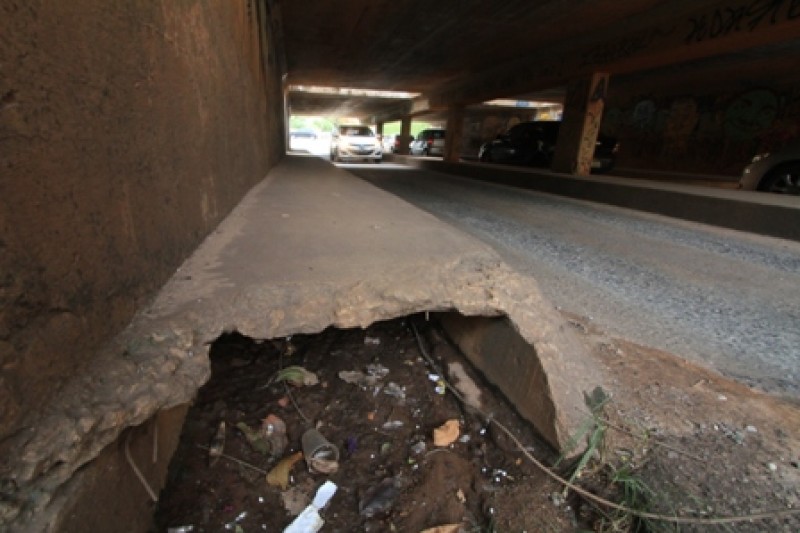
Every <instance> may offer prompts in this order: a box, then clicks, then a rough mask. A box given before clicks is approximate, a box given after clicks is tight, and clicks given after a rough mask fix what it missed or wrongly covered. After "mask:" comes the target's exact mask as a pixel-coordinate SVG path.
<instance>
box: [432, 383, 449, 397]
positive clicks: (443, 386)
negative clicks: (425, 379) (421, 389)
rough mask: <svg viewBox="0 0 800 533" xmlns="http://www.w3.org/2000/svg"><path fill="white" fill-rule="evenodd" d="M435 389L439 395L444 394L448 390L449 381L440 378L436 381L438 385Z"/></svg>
mask: <svg viewBox="0 0 800 533" xmlns="http://www.w3.org/2000/svg"><path fill="white" fill-rule="evenodd" d="M433 390H434V391H435V392H436V394H438V395H439V396H444V395H445V393H446V392H447V383H446V382H445V381H444V380H443V379H438V380H437V381H436V387H434V388H433Z"/></svg>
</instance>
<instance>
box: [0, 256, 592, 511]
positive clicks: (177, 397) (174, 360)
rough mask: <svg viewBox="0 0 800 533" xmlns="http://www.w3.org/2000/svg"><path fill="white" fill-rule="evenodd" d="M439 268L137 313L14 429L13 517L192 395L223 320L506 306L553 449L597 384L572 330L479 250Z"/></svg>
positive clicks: (353, 320) (256, 324)
mask: <svg viewBox="0 0 800 533" xmlns="http://www.w3.org/2000/svg"><path fill="white" fill-rule="evenodd" d="M437 267H438V268H436V269H430V268H428V269H427V271H426V270H421V269H420V268H419V266H418V265H414V266H413V267H410V268H406V269H400V270H399V271H395V272H393V273H392V274H391V276H376V277H374V278H368V279H365V280H362V281H360V282H357V283H355V284H353V285H350V286H341V285H337V284H334V283H327V284H316V285H314V286H309V285H308V284H304V285H299V284H284V285H280V284H278V285H268V286H261V287H250V288H246V289H243V290H242V291H241V292H240V293H239V294H238V296H237V297H236V298H234V299H233V300H232V301H229V302H199V305H201V306H202V309H203V311H204V312H202V313H200V312H197V309H194V308H193V309H188V310H184V311H181V312H178V313H177V314H175V315H172V316H158V315H155V314H153V313H152V312H151V311H145V312H143V313H141V314H140V315H138V316H137V318H136V319H135V320H134V322H133V323H132V324H131V325H130V326H129V327H128V328H127V329H126V330H125V331H124V332H123V333H122V334H121V335H120V336H119V337H118V338H117V339H115V341H114V342H112V343H111V345H110V346H109V347H108V348H107V349H106V350H105V351H104V352H103V353H102V354H101V356H100V357H99V358H98V359H97V360H96V361H95V362H93V364H92V365H91V366H90V367H88V368H87V371H86V373H84V374H82V375H80V376H77V377H76V378H75V380H74V381H73V382H72V383H71V384H70V385H69V386H67V387H66V388H65V389H64V390H63V391H62V393H61V394H60V395H59V396H58V397H57V399H56V401H54V402H53V404H51V407H50V410H49V412H48V413H45V414H43V415H41V416H40V417H39V418H38V419H37V420H35V421H33V422H32V423H31V424H30V425H29V426H28V427H29V428H30V429H29V431H28V432H25V433H23V434H21V435H18V436H16V437H15V438H16V441H15V443H14V444H15V445H16V446H14V447H12V448H11V449H16V450H19V451H20V453H18V454H6V459H5V461H6V462H9V461H12V460H15V462H14V463H13V464H4V465H3V479H4V483H3V487H4V494H3V497H4V499H5V500H6V501H8V502H14V503H15V504H16V505H17V506H18V507H19V508H18V509H17V511H18V512H16V513H14V515H15V517H16V518H17V521H16V523H17V524H20V523H24V521H25V520H26V519H28V518H30V517H31V516H34V515H35V514H37V513H39V512H41V511H43V510H44V508H45V507H46V506H47V504H48V502H49V501H51V500H52V497H53V495H55V494H56V493H57V492H58V491H59V489H60V488H61V487H62V486H63V485H64V484H65V483H66V482H67V481H68V480H69V479H70V478H71V476H72V475H73V474H74V473H75V471H76V470H77V469H79V468H81V467H82V466H83V465H85V464H87V463H88V462H90V461H92V460H93V459H94V458H95V457H97V456H98V455H99V454H100V453H101V452H102V450H103V449H104V448H105V447H107V446H108V445H109V444H111V443H113V442H114V441H115V440H117V439H118V438H119V436H120V434H121V433H122V432H123V430H125V428H127V427H130V426H136V425H139V424H141V423H142V422H144V421H145V420H147V419H149V418H150V417H152V416H153V415H154V414H155V413H156V412H157V411H159V410H161V409H166V408H170V407H173V406H176V405H180V404H184V403H187V402H191V401H192V400H193V398H194V397H195V395H196V392H197V390H198V389H199V388H200V387H201V386H202V385H203V384H204V383H205V382H206V381H207V380H208V378H209V376H210V364H209V360H208V356H207V351H208V343H210V342H212V341H213V340H215V339H216V338H217V337H218V336H219V335H220V334H221V333H223V332H224V331H226V330H230V329H231V328H235V329H237V330H238V331H239V332H241V333H243V334H245V335H248V336H251V337H254V338H265V339H268V338H276V337H283V336H287V335H292V334H299V333H317V332H320V331H322V330H324V329H325V328H327V327H329V326H336V327H340V328H352V327H366V326H368V325H369V324H371V323H373V322H376V321H380V320H387V319H391V318H397V317H402V316H407V315H410V314H415V313H420V312H425V311H457V312H459V313H461V314H462V315H465V316H507V317H508V320H509V321H510V323H512V324H513V325H514V328H516V330H517V331H518V332H519V334H520V336H521V337H522V338H523V339H524V340H525V341H526V342H528V343H529V344H532V345H533V346H534V347H535V350H530V351H529V352H528V354H527V355H526V357H537V358H538V364H539V365H541V379H539V380H538V381H536V384H537V387H541V389H533V390H531V389H530V387H529V388H528V392H529V393H530V394H541V395H543V396H544V397H546V400H544V401H543V403H542V405H548V404H551V405H550V407H548V410H552V413H554V416H553V417H552V419H549V420H548V418H550V417H549V416H548V417H536V418H535V420H531V422H533V423H534V424H536V425H537V426H538V427H537V429H538V430H539V432H540V433H541V434H542V435H544V436H546V437H547V439H548V440H549V441H550V443H551V444H552V445H553V446H554V447H556V448H557V449H563V448H564V447H565V445H566V444H567V439H568V438H569V437H570V436H571V435H574V434H575V432H576V431H577V430H578V427H579V426H580V424H581V423H583V422H584V421H585V411H584V410H583V400H582V394H583V392H584V391H589V390H591V389H592V388H593V387H594V386H596V385H598V384H600V383H602V380H601V379H600V374H599V373H598V370H597V369H596V368H593V367H592V368H590V367H589V365H591V364H592V363H591V362H590V359H589V357H588V356H587V355H585V354H584V353H583V349H582V348H581V346H580V345H579V344H578V343H577V342H571V341H570V338H569V335H570V332H569V331H568V330H567V329H566V328H565V322H564V321H563V319H561V317H560V316H558V315H557V314H556V312H555V310H554V309H553V308H552V306H551V305H550V304H549V303H548V302H547V301H546V300H544V298H543V297H542V296H541V294H540V293H539V290H538V287H537V285H536V282H535V281H534V280H533V279H531V278H526V277H523V276H520V275H519V274H517V273H515V272H513V271H511V270H510V269H509V268H508V267H507V266H505V265H504V264H503V263H502V262H500V261H499V260H497V259H496V258H491V259H487V258H486V256H485V255H477V256H473V257H466V258H462V259H461V260H458V261H454V262H451V263H450V264H445V265H437ZM426 272H427V273H426ZM404 288H405V289H404ZM167 292H168V291H167ZM153 308H157V306H153ZM562 347H563V348H562ZM534 366H536V364H534V365H532V367H534ZM564 373H567V375H564ZM548 425H549V426H553V427H548ZM6 448H7V449H8V447H6ZM7 487H13V490H12V491H8V490H7V489H6V488H7ZM12 520H13V518H12Z"/></svg>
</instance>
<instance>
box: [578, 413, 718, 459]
mask: <svg viewBox="0 0 800 533" xmlns="http://www.w3.org/2000/svg"><path fill="white" fill-rule="evenodd" d="M587 414H588V413H587ZM603 424H604V425H606V426H608V427H610V428H611V429H613V430H615V431H619V432H620V433H625V434H626V435H630V436H631V437H634V438H640V437H641V435H637V434H636V433H634V432H632V431H630V430H628V429H625V428H624V427H622V426H617V425H615V424H613V423H611V422H609V421H608V420H603ZM653 444H654V445H655V446H660V447H662V448H666V449H667V450H670V451H673V452H675V453H679V454H681V455H685V456H686V457H688V458H689V459H694V460H695V461H700V462H703V461H705V459H703V458H702V457H700V456H698V455H694V454H691V453H689V452H687V451H684V450H681V449H680V448H676V447H675V446H671V445H669V444H666V443H664V442H660V441H657V440H654V441H653Z"/></svg>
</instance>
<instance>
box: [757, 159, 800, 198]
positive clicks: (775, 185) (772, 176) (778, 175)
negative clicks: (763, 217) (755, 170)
mask: <svg viewBox="0 0 800 533" xmlns="http://www.w3.org/2000/svg"><path fill="white" fill-rule="evenodd" d="M758 190H759V191H766V192H774V193H779V194H792V195H794V196H800V163H789V164H787V165H781V166H779V167H777V168H775V169H773V170H771V171H770V172H769V174H767V175H766V176H764V179H762V180H761V183H759V184H758Z"/></svg>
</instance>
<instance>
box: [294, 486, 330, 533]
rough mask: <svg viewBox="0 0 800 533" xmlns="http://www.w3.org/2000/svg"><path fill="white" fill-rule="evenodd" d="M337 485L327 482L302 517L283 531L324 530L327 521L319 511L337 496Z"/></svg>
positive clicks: (304, 532)
mask: <svg viewBox="0 0 800 533" xmlns="http://www.w3.org/2000/svg"><path fill="white" fill-rule="evenodd" d="M336 489H337V487H336V484H335V483H334V482H332V481H326V482H325V483H323V484H322V486H321V487H320V488H319V490H317V494H316V496H314V500H313V501H312V502H311V505H309V506H308V507H306V508H305V509H304V510H303V512H302V513H300V515H299V516H298V517H297V518H295V519H294V521H293V522H292V523H291V524H289V526H288V527H287V528H286V529H284V530H283V533H316V532H317V531H319V530H320V529H322V526H323V524H325V521H324V520H323V519H322V517H321V516H320V515H319V511H320V510H321V509H322V508H324V507H325V506H326V505H328V502H329V501H330V499H331V498H333V495H334V494H336Z"/></svg>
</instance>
